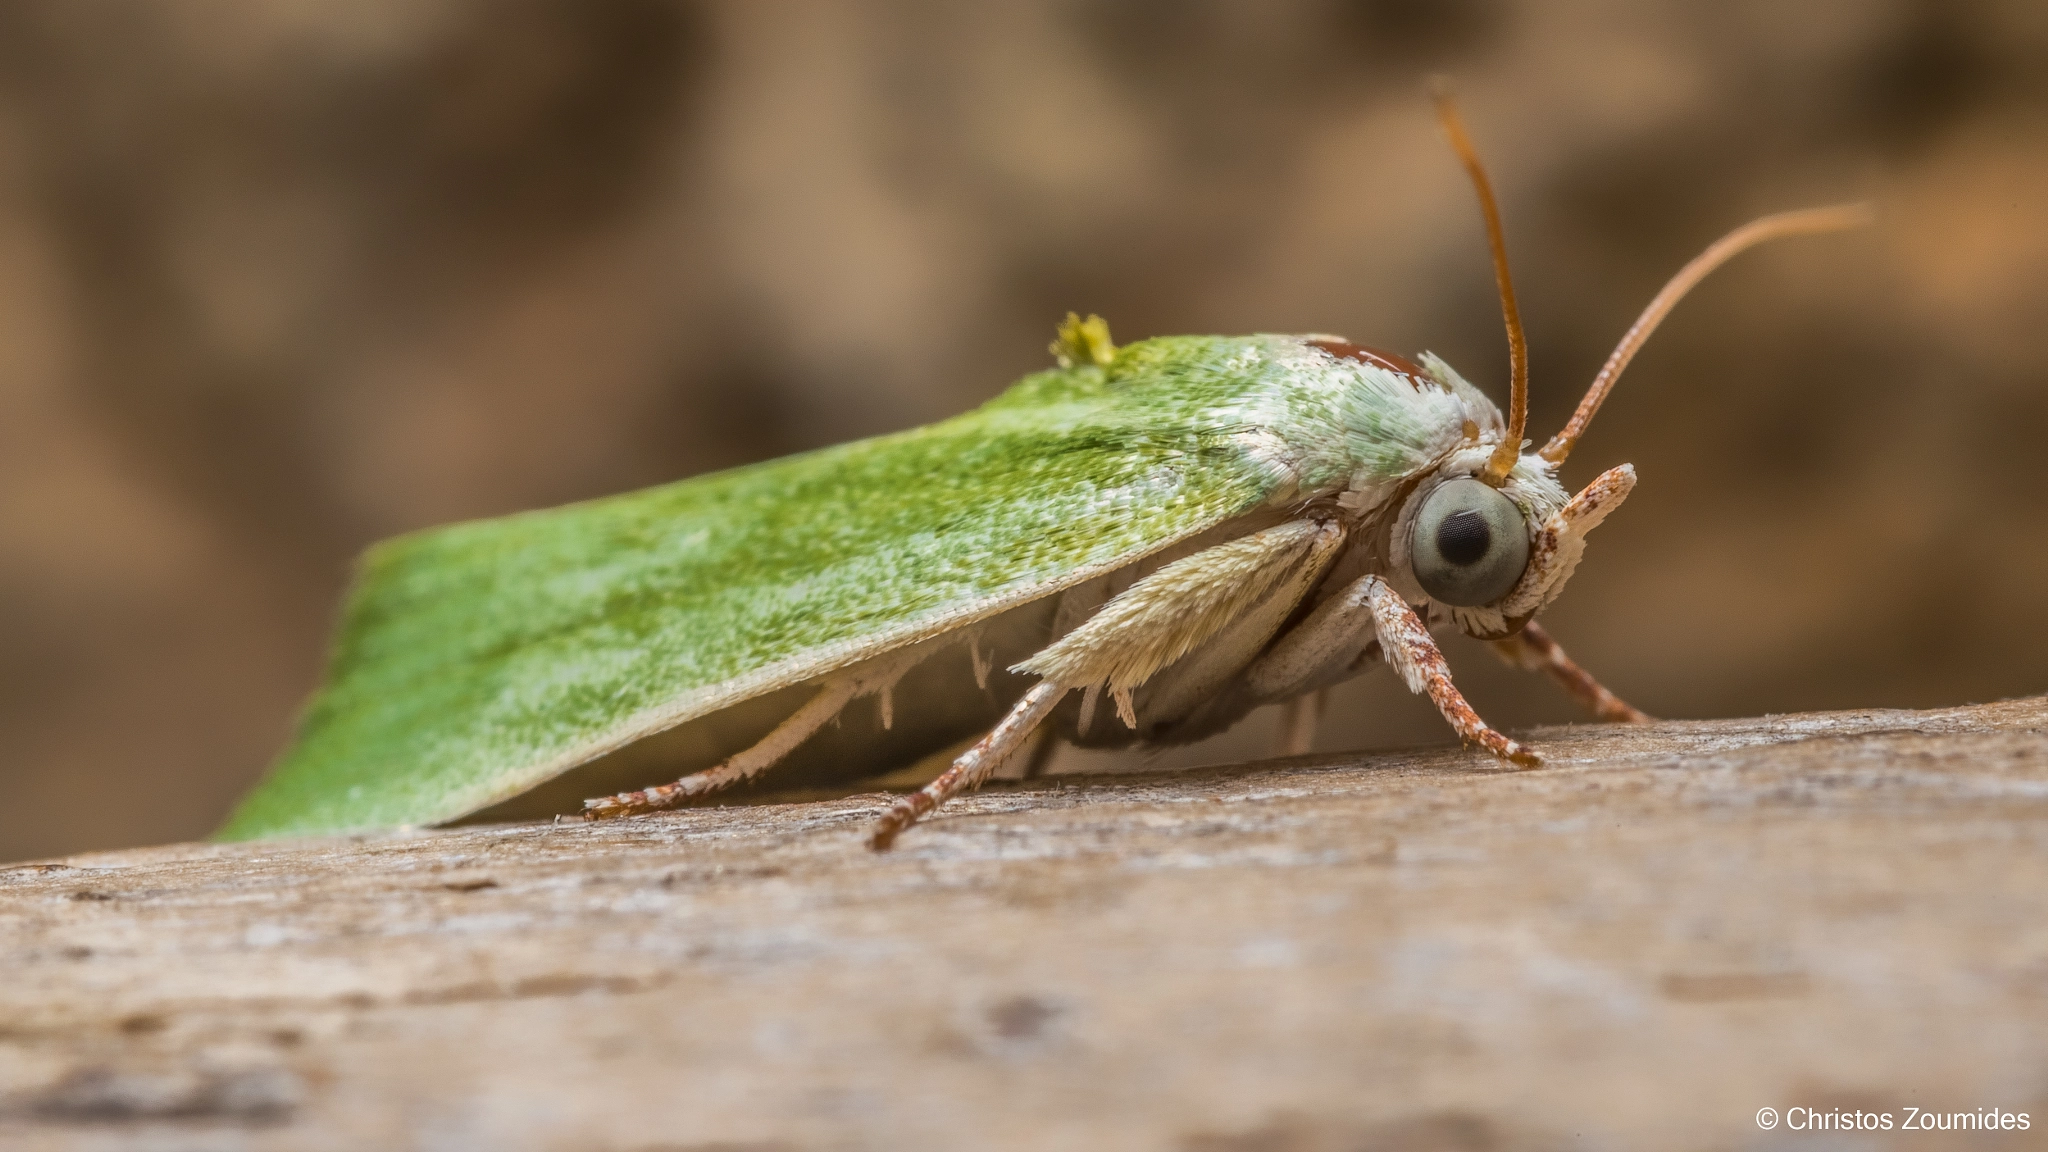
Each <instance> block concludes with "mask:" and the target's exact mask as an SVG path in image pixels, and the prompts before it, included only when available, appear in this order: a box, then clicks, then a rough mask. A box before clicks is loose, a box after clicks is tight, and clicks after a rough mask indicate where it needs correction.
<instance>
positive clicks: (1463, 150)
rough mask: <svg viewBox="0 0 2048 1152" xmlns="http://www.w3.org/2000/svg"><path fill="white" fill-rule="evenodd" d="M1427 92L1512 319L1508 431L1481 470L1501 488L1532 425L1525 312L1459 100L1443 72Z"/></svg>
mask: <svg viewBox="0 0 2048 1152" xmlns="http://www.w3.org/2000/svg"><path fill="white" fill-rule="evenodd" d="M1429 94H1430V96H1431V97H1432V98H1434V99H1435V100H1436V118H1437V119H1438V120H1440V121H1442V122H1443V126H1444V135H1446V136H1449V137H1450V138H1451V148H1452V150H1453V151H1455V152H1457V154H1458V159H1460V160H1462V161H1464V162H1465V172H1466V174H1467V175H1469V176H1471V177H1472V188H1473V191H1475V192H1478V193H1479V211H1480V213H1481V214H1482V215H1484V216H1485V217H1486V242H1487V244H1488V245H1490V246H1491V247H1492V249H1493V278H1494V280H1495V281H1497V282H1499V284H1500V313H1501V316H1502V317H1504V318H1505V319H1506V320H1507V324H1508V366H1509V368H1510V369H1511V380H1512V383H1511V384H1510V385H1509V391H1508V434H1507V436H1506V437H1505V438H1503V439H1502V440H1501V442H1500V446H1499V447H1497V448H1495V449H1494V450H1493V456H1492V457H1491V458H1489V459H1488V460H1487V461H1486V469H1485V470H1484V471H1482V472H1480V473H1479V479H1481V480H1483V481H1485V482H1486V483H1488V484H1490V485H1492V486H1493V487H1495V488H1498V487H1500V486H1501V485H1502V484H1505V483H1507V479H1508V470H1509V469H1511V468H1513V467H1514V466H1515V460H1516V459H1517V458H1518V457H1520V456H1521V454H1522V433H1523V432H1524V431H1525V430H1526V429H1527V428H1528V425H1529V340H1528V338H1527V337H1526V336H1524V335H1522V311H1521V309H1519V308H1517V307H1515V284H1514V281H1513V280H1510V279H1509V278H1508V242H1507V236H1506V235H1505V234H1504V233H1503V232H1502V230H1501V226H1500V206H1499V205H1497V204H1495V203H1494V201H1493V184H1492V183H1491V182H1490V181H1488V180H1487V178H1486V167H1485V166H1484V165H1482V164H1481V163H1480V162H1479V152H1478V150H1477V149H1475V148H1473V147H1472V139H1471V137H1469V136H1467V135H1465V124H1464V121H1462V120H1460V119H1458V102H1457V99H1456V97H1454V96H1453V95H1452V94H1451V84H1450V81H1449V80H1448V79H1446V78H1445V77H1442V76H1432V77H1430V81H1429Z"/></svg>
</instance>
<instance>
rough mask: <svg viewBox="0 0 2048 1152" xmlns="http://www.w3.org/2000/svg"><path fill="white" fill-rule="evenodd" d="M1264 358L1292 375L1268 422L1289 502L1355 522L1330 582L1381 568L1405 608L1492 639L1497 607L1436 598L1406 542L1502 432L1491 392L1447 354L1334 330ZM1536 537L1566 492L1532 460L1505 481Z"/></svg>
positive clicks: (1282, 343)
mask: <svg viewBox="0 0 2048 1152" xmlns="http://www.w3.org/2000/svg"><path fill="white" fill-rule="evenodd" d="M1266 354H1267V355H1268V356H1270V357H1272V358H1273V360H1274V361H1275V362H1276V363H1277V364H1278V365H1279V366H1280V367H1282V368H1283V369H1284V370H1285V373H1286V375H1287V381H1286V387H1285V389H1284V392H1285V395H1286V396H1287V399H1288V404H1287V411H1286V413H1285V414H1284V416H1283V417H1282V418H1281V419H1278V420H1276V421H1275V423H1274V424H1273V425H1272V427H1273V428H1274V430H1275V431H1276V432H1277V433H1279V434H1280V438H1281V439H1282V440H1283V441H1284V443H1285V446H1286V452H1287V453H1288V456H1289V459H1288V465H1289V468H1290V471H1291V472H1292V473H1293V475H1294V478H1295V480H1296V484H1295V485H1293V486H1291V487H1292V490H1291V491H1290V492H1288V493H1287V498H1288V499H1291V500H1297V501H1299V500H1301V499H1303V498H1309V499H1319V500H1324V501H1328V502H1329V504H1330V505H1331V506H1332V507H1333V508H1334V511H1335V514H1336V515H1338V516H1340V517H1342V518H1343V519H1345V520H1346V521H1347V522H1348V523H1349V525H1350V535H1351V540H1352V543H1351V545H1350V547H1348V548H1347V550H1346V554H1345V556H1344V557H1343V558H1342V559H1341V560H1340V561H1339V563H1338V564H1337V565H1335V567H1334V569H1333V571H1332V573H1331V576H1330V579H1329V580H1328V581H1326V582H1325V587H1331V586H1336V585H1338V583H1339V582H1341V581H1344V580H1348V579H1352V578H1355V577H1356V576H1357V575H1361V574H1363V573H1365V572H1376V573H1378V574H1380V575H1382V576H1384V577H1385V578H1386V579H1387V581H1388V583H1389V584H1391V585H1392V586H1393V587H1394V589H1395V590H1396V591H1397V592H1399V593H1400V594H1401V595H1402V597H1403V598H1404V599H1406V600H1407V601H1408V602H1409V603H1411V604H1415V605H1420V606H1423V607H1424V609H1425V611H1426V613H1427V614H1428V615H1429V616H1431V617H1432V618H1436V619H1452V620H1455V621H1456V622H1457V623H1458V624H1459V626H1460V627H1461V628H1463V629H1465V630H1466V631H1467V632H1472V633H1474V634H1478V635H1485V634H1496V633H1500V632H1503V631H1505V630H1506V629H1507V628H1508V622H1507V621H1506V619H1505V617H1504V616H1503V615H1502V613H1501V612H1500V611H1498V610H1497V609H1496V608H1489V607H1480V608H1469V607H1457V606H1452V605H1448V604H1439V603H1437V602H1436V601H1435V600H1433V599H1432V598H1431V597H1430V596H1429V595H1428V594H1427V593H1426V592H1424V590H1423V589H1422V586H1421V585H1420V583H1419V582H1418V581H1417V580H1416V578H1415V574H1414V569H1413V564H1412V558H1411V556H1410V537H1411V535H1412V533H1413V530H1414V520H1415V516H1416V513H1417V511H1418V510H1419V508H1420V507H1421V504H1422V501H1423V500H1424V499H1425V498H1426V497H1427V496H1428V494H1429V493H1430V492H1431V491H1433V490H1434V489H1435V488H1436V487H1437V485H1439V484H1441V483H1443V482H1445V481H1447V480H1451V479H1454V478H1457V477H1461V476H1476V475H1478V474H1479V473H1480V472H1481V471H1482V470H1483V469H1484V468H1485V466H1486V463H1487V460H1488V459H1489V458H1490V457H1491V456H1492V454H1493V451H1494V449H1495V447H1496V446H1497V445H1498V444H1499V443H1500V441H1501V438H1502V437H1503V436H1505V435H1506V434H1507V428H1506V421H1505V420H1504V419H1502V417H1501V413H1500V410H1499V409H1498V408H1497V407H1495V406H1494V404H1493V402H1492V401H1491V400H1490V399H1488V398H1487V396H1486V395H1485V394H1484V393H1483V392H1481V391H1479V389H1477V388H1475V387H1473V386H1472V385H1471V384H1470V383H1469V382H1467V381H1466V380H1465V379H1464V378H1463V377H1462V376H1460V375H1458V373H1457V372H1456V371H1455V370H1454V369H1452V368H1451V366H1450V365H1449V364H1446V363H1445V362H1444V361H1443V360H1442V359H1440V358H1438V357H1437V356H1435V355H1432V354H1430V353H1423V354H1422V355H1420V356H1417V357H1414V358H1413V359H1410V358H1407V357H1402V356H1399V355H1398V354H1393V353H1387V352H1383V351H1381V350H1378V349H1373V348H1369V347H1364V346H1361V345H1357V344H1353V343H1351V342H1350V341H1347V340H1343V339H1341V338H1338V337H1333V336H1321V335H1313V336H1302V337H1283V338H1273V343H1272V345H1271V346H1269V348H1268V349H1267V350H1266ZM1500 491H1501V493H1502V494H1503V495H1505V496H1506V497H1507V498H1508V500H1509V501H1510V502H1512V503H1513V504H1514V506H1515V508H1516V509H1517V510H1518V511H1520V512H1521V514H1522V518H1523V520H1524V522H1525V527H1526V530H1527V531H1528V532H1529V533H1530V535H1531V536H1532V537H1534V536H1535V534H1536V533H1537V532H1538V531H1539V530H1540V529H1541V527H1542V525H1543V524H1544V522H1545V521H1546V520H1548V519H1549V518H1550V517H1551V516H1552V515H1553V514H1554V513H1556V512H1557V510H1558V509H1559V508H1561V507H1563V506H1564V503H1565V501H1566V499H1567V498H1568V494H1567V493H1566V492H1565V491H1564V489H1563V488H1562V487H1561V486H1560V485H1559V484H1558V483H1557V480H1556V478H1555V477H1554V476H1553V474H1552V469H1551V467H1550V465H1548V464H1547V463H1545V462H1544V461H1543V460H1542V459H1541V458H1539V457H1537V456H1535V455H1533V454H1532V455H1525V456H1523V457H1521V458H1520V459H1519V460H1518V461H1517V462H1516V464H1515V466H1514V468H1513V470H1512V471H1510V473H1509V474H1508V478H1507V481H1506V483H1505V484H1503V485H1502V486H1501V489H1500Z"/></svg>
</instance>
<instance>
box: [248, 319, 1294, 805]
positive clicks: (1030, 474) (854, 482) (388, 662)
mask: <svg viewBox="0 0 2048 1152" xmlns="http://www.w3.org/2000/svg"><path fill="white" fill-rule="evenodd" d="M1304 355H1310V353H1307V352H1305V351H1304V349H1303V347H1302V346H1301V345H1300V344H1299V343H1298V342H1295V341H1292V340H1288V339H1285V338H1280V337H1246V338H1236V339H1232V338H1220V337H1179V338H1171V339H1163V340H1155V341H1147V342H1145V343H1143V344H1138V345H1132V346H1129V347H1127V348H1125V349H1123V350H1122V351H1121V352H1120V353H1119V354H1118V357H1117V361H1116V364H1115V366H1114V367H1113V368H1112V369H1110V370H1108V371H1105V370H1103V369H1100V368H1096V367H1092V366H1088V367H1081V368H1076V369H1072V370H1062V371H1055V372H1046V373H1040V374H1038V375H1036V376H1032V377H1027V378H1026V379H1025V380H1024V381H1022V382H1020V383H1019V384H1018V385H1017V386H1016V387H1015V388H1013V389H1011V391H1010V392H1008V393H1006V394H1005V395H1004V396H1002V397H999V398H998V399H997V400H996V401H993V402H991V403H990V404H988V405H986V406H984V407H983V408H981V409H979V410H977V411H975V412H972V413H969V414H967V415H965V416H962V417H959V418H956V419H954V420H949V421H946V422H944V423H941V424H936V425H931V426H929V427H926V428H920V429H915V430H913V431H910V432H906V433H900V434H897V435H893V436H885V437H880V438H877V439H874V440H868V441H862V442H859V443H855V444H848V445H842V446H840V447H837V448H830V449H825V450H822V451H819V452H814V453H809V454H807V455H803V456H797V457H791V458H788V459H785V460H779V461H773V462H771V463H768V464H764V465H756V466H753V467H749V468H741V469H736V470H734V471H731V472H726V473H720V474H717V475H713V476H707V477H702V478H699V479H696V480H689V481H684V482H681V483H677V484H671V485H667V486H664V487H661V488H654V489H649V490H647V491H644V492H638V493H632V494H629V495H626V496H620V497H613V498H610V499H606V500H598V501H592V502H590V503H587V504H582V505H572V506H570V507H567V508H561V509H555V510H551V511H547V512H539V513H527V514H523V515H520V516H512V517H507V518H504V519H500V520H493V521H480V522H476V523H471V524H463V525H456V526H454V527H451V528H446V529H439V530H435V531H430V532H425V533H420V534H417V535H415V536H412V537H406V538H401V539H400V540H397V541H393V542H389V543H387V544H385V545H382V546H380V547H379V548H377V549H375V550H373V552H372V553H371V554H370V556H369V557H367V558H366V561H365V564H364V566H363V569H362V572H361V574H360V577H359V580H358V584H357V587H356V589H355V591H354V593H353V594H352V596H351V598H350V604H349V608H348V610H347V613H346V616H345V619H344V622H343V625H342V628H341V631H340V634H339V636H338V638H337V642H336V645H335V652H334V655H333V658H332V662H331V664H330V670H329V676H328V680H327V683H326V684H325V686H324V687H323V688H322V689H321V691H320V693H319V694H318V695H317V696H316V697H315V699H314V700H313V702H312V703H311V705H310V706H309V707H308V710H307V712H306V715H305V717H304V718H303V720H302V723H301V726H300V730H299V734H298V738H297V740H296V741H295V743H294V744H293V746H292V747H291V748H290V749H289V750H288V751H287V752H286V754H285V756H284V757H283V759H282V760H281V761H280V763H279V764H278V766H277V767H276V769H275V770H274V771H273V773H272V774H271V776H270V777H269V778H268V779H266V780H265V781H264V783H263V784H261V785H260V786H259V787H258V788H257V790H256V791H255V792H253V793H252V794H251V795H250V796H249V797H248V798H247V799H246V800H245V801H244V802H243V804H242V806H241V808H240V809H238V811H237V812H236V814H235V815H234V817H233V818H232V819H231V820H230V822H229V824H228V826H227V827H226V828H225V829H224V830H223V832H222V835H224V836H226V837H230V838H255V837H263V836H277V835H287V834H322V833H335V832H347V831H355V830H362V829H373V828H379V827H390V826H395V825H405V824H431V823H441V822H445V821H449V820H453V819H457V818H459V817H462V816H465V815H467V814H470V813H473V812H476V811H478V810H480V809H484V808H488V807H491V806H493V805H496V804H501V803H503V802H504V801H506V800H509V799H511V798H513V797H515V796H518V795H519V794H521V793H523V792H526V791H528V790H530V789H532V788H535V787H537V786H538V785H540V784H542V783H544V782H545V781H547V780H550V779H552V778H554V777H556V776H559V775H561V774H562V773H564V772H566V771H568V770H569V769H570V768H573V767H575V766H577V765H579V764H583V763H586V762H589V761H591V760H594V759H596V758H598V757H600V756H602V755H604V754H606V753H608V752H611V751H613V750H615V749H617V748H619V747H623V746H625V745H627V744H630V743H632V742H634V741H637V740H640V739H644V738H646V737H648V736H651V735H653V734H654V733H656V732H659V731H664V730H667V729H669V728H673V727H675V726H677V725H680V724H684V723H687V722H688V721H691V720H693V719H696V718H697V717H700V716H708V715H711V714H713V713H717V712H720V711H723V710H726V709H730V708H734V707H735V706H737V705H740V704H742V703H744V702H745V701H748V700H751V699H754V698H756V697H762V696H767V695H769V694H775V693H785V692H787V691H788V690H789V689H791V688H793V687H795V686H798V685H801V684H802V683H803V682H805V681H808V680H813V679H815V678H816V677H818V676H819V675H822V674H824V673H827V672H830V671H832V670H833V669H836V668H842V667H845V666H847V665H849V664H852V663H855V662H858V661H860V660H864V659H871V658H873V657H875V656H878V655H881V654H883V653H886V652H888V651H891V650H893V649H895V648H899V647H902V646H904V645H907V644H910V643H915V642H918V641H921V640H926V639H929V638H931V637H933V636H937V635H941V634H944V633H946V632H949V631H953V630H956V629H958V628H961V627H965V626H967V625H969V624H973V623H977V622H980V621H982V620H986V619H988V618H990V617H993V616H995V615H998V614H1000V613H1002V612H1004V611H1007V610H1008V609H1010V608H1013V607H1016V606H1018V605H1020V604H1023V603H1026V602H1029V601H1031V600H1033V599H1036V598H1039V597H1043V596H1047V595H1050V594H1052V593H1054V592H1057V591H1058V590H1059V589H1061V588H1063V587H1066V586H1068V585H1071V584H1074V583H1078V582H1081V581H1085V580H1087V579H1089V578H1091V577H1093V576H1095V575H1097V574H1100V573H1102V572H1107V571H1111V570H1114V569H1116V568H1118V567H1121V566H1124V565H1127V564H1129V563H1131V562H1132V561H1134V560H1136V559H1138V558H1140V557H1143V556H1146V555H1149V554H1151V553H1154V552H1156V551H1158V550H1160V549H1161V548H1164V547H1167V546H1169V545H1171V544H1173V543H1174V542H1176V541H1178V540H1182V539H1185V538H1187V537H1189V536H1191V535H1194V534H1196V533H1199V532H1201V531H1203V530H1205V529H1209V528H1212V527H1214V526H1216V525H1218V524H1220V523H1223V522H1225V521H1227V520H1229V519H1231V518H1232V517H1233V516H1236V515H1238V514H1241V513H1243V512H1245V511H1247V510H1249V509H1252V508H1255V507H1258V506H1260V505H1263V504H1265V503H1266V502H1267V501H1268V500H1269V499H1272V498H1274V497H1275V496H1276V495H1281V496H1284V495H1287V494H1288V493H1286V492H1282V491H1279V489H1281V488H1282V487H1283V486H1284V485H1285V484H1287V483H1289V482H1291V481H1294V480H1296V479H1298V477H1297V476H1290V475H1288V474H1286V473H1285V472H1284V470H1282V469H1280V468H1277V467H1276V466H1275V464H1274V462H1273V461H1272V459H1271V458H1270V455H1271V447H1270V446H1271V443H1274V442H1283V441H1284V436H1281V435H1280V434H1278V433H1275V432H1274V431H1273V429H1272V428H1271V427H1270V425H1271V424H1273V423H1275V422H1276V421H1279V420H1282V419H1285V418H1287V414H1288V412H1289V408H1288V403H1289V400H1288V397H1286V396H1284V395H1282V393H1283V392H1284V391H1285V389H1286V388H1288V387H1290V386H1291V385H1290V383H1289V381H1290V380H1291V377H1290V376H1289V373H1290V372H1293V371H1294V369H1292V368H1290V367H1288V364H1289V358H1290V357H1291V358H1293V360H1300V359H1301V358H1302V357H1303V356H1304ZM1313 355H1315V356H1320V355H1321V354H1320V353H1313ZM1317 395H1318V396H1320V394H1317ZM1317 402H1318V403H1320V402H1321V401H1320V400H1318V401H1317ZM1309 418H1311V419H1315V420H1322V419H1324V417H1323V416H1321V415H1317V414H1310V416H1309ZM789 698H792V699H793V698H794V694H791V695H790V697H789ZM904 700H905V703H904V704H903V706H902V708H903V710H904V711H908V710H909V709H912V708H915V707H916V705H915V704H914V703H912V702H910V701H909V698H908V697H907V696H905V698H904ZM780 707H781V705H780V704H773V705H771V704H766V703H764V704H763V705H761V706H760V708H759V709H758V710H751V709H750V710H748V711H745V712H742V713H735V715H734V717H733V721H732V723H731V725H730V731H726V730H717V731H712V730H707V731H706V732H705V733H704V734H703V743H702V744H701V745H698V746H696V751H698V752H700V753H708V752H712V751H716V750H718V749H723V748H726V747H728V746H729V745H730V743H731V742H732V741H734V740H740V739H744V737H745V734H746V733H747V732H748V731H751V730H753V729H755V728H759V727H760V726H761V725H762V724H764V723H766V724H772V723H773V721H772V720H767V719H764V718H765V717H769V716H772V715H773V714H774V713H776V712H777V711H779V710H780ZM696 738H697V737H696V736H695V735H686V736H682V737H678V739H681V740H685V741H689V740H693V739H696ZM697 766H701V765H697ZM690 767H692V765H690V764H687V763H685V764H682V765H679V766H678V768H679V769H680V770H688V769H689V768H690ZM598 791H602V789H598Z"/></svg>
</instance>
